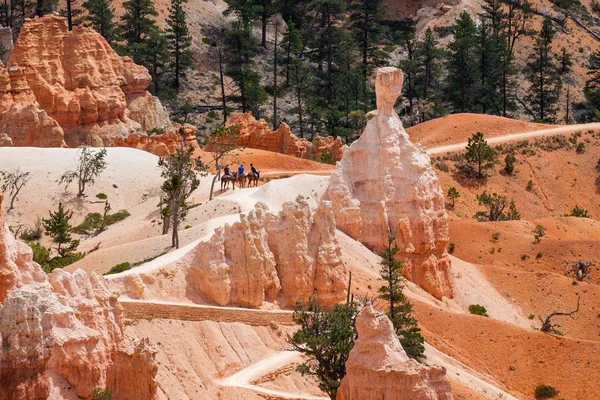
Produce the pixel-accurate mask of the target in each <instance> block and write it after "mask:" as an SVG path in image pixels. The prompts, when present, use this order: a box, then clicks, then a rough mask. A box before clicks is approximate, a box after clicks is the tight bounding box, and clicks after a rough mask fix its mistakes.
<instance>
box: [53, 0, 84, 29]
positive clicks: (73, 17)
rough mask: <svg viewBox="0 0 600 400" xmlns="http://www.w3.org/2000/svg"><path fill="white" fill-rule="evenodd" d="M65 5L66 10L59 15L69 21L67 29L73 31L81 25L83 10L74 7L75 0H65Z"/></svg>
mask: <svg viewBox="0 0 600 400" xmlns="http://www.w3.org/2000/svg"><path fill="white" fill-rule="evenodd" d="M65 3H66V9H64V10H60V11H59V12H58V14H59V15H60V16H61V17H65V18H66V19H67V29H68V30H69V31H72V30H73V27H74V26H76V25H79V24H81V14H82V10H81V9H79V8H74V7H73V5H74V4H76V3H75V0H65Z"/></svg>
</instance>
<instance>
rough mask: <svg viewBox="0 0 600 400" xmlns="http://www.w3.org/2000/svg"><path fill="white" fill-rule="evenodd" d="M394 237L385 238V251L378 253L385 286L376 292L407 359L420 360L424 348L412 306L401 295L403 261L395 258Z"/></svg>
mask: <svg viewBox="0 0 600 400" xmlns="http://www.w3.org/2000/svg"><path fill="white" fill-rule="evenodd" d="M395 240H396V238H395V237H394V236H393V235H388V243H387V246H386V247H385V249H384V250H383V251H382V252H380V253H378V254H379V256H380V257H381V270H380V272H379V274H380V275H381V279H383V280H384V282H385V283H384V285H383V286H382V287H381V288H380V289H379V293H380V294H379V297H380V298H381V299H384V300H386V301H387V302H388V317H389V318H390V320H391V321H392V324H393V325H394V329H395V331H396V334H397V335H398V338H399V339H400V343H402V347H403V348H404V351H406V354H407V355H408V356H409V357H410V358H414V359H416V360H420V359H421V358H423V353H424V352H425V346H424V345H423V343H424V339H423V336H422V335H421V329H419V326H418V325H417V320H416V319H415V318H414V317H413V316H412V304H411V303H410V301H409V300H408V299H407V298H406V296H405V295H404V292H403V290H402V289H403V286H404V284H403V280H404V277H403V276H402V261H398V260H397V259H396V254H397V253H398V251H399V250H400V249H399V248H398V246H397V245H396V244H395Z"/></svg>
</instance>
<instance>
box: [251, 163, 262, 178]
mask: <svg viewBox="0 0 600 400" xmlns="http://www.w3.org/2000/svg"><path fill="white" fill-rule="evenodd" d="M250 169H251V170H252V173H253V174H256V179H260V172H258V171H257V170H256V168H254V164H250Z"/></svg>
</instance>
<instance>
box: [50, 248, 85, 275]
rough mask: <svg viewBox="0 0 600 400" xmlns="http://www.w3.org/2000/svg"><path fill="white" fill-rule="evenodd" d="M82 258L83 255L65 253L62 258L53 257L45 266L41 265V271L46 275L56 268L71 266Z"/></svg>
mask: <svg viewBox="0 0 600 400" xmlns="http://www.w3.org/2000/svg"><path fill="white" fill-rule="evenodd" d="M83 257H84V256H83V253H72V252H71V253H67V254H66V255H65V256H64V257H54V258H52V259H50V260H49V261H48V262H47V263H46V264H44V265H42V269H43V270H44V271H45V272H46V273H50V272H52V271H54V270H55V269H56V268H64V267H66V266H67V265H71V264H73V263H75V262H77V261H79V260H81V259H82V258H83Z"/></svg>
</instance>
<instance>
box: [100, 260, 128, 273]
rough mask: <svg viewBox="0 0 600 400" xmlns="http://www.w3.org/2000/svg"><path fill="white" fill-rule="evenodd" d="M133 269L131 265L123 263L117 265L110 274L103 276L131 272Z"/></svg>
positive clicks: (109, 271)
mask: <svg viewBox="0 0 600 400" xmlns="http://www.w3.org/2000/svg"><path fill="white" fill-rule="evenodd" d="M131 268H132V265H131V264H130V263H128V262H123V263H120V264H117V265H115V266H114V267H112V268H111V269H109V270H108V272H106V273H104V274H103V275H111V274H118V273H120V272H123V271H127V270H130V269H131Z"/></svg>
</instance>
